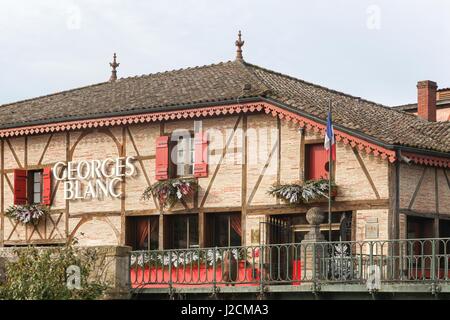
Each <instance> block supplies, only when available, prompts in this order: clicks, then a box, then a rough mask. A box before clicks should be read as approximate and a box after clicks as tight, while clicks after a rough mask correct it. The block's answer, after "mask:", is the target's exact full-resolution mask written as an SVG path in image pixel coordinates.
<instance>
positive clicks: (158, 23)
mask: <svg viewBox="0 0 450 320" xmlns="http://www.w3.org/2000/svg"><path fill="white" fill-rule="evenodd" d="M239 29H242V32H243V38H244V40H245V41H246V43H245V46H244V58H245V60H247V61H248V62H251V63H254V64H257V65H260V66H262V67H266V68H269V69H272V70H275V71H279V72H282V73H287V74H289V75H292V76H295V77H298V78H300V79H304V80H306V81H310V82H314V83H317V84H320V85H324V86H327V87H330V88H332V89H335V90H339V91H343V92H346V93H350V94H353V95H355V96H361V97H363V98H366V99H369V100H373V101H376V102H380V103H384V104H387V105H398V104H403V103H409V102H414V101H415V100H416V87H415V86H416V82H417V81H418V80H426V79H430V80H434V81H437V82H438V85H439V87H450V59H449V57H450V1H449V0H395V1H393V0H385V1H376V0H373V1H366V0H328V1H324V0H319V1H317V0H316V1H305V0H302V1H299V0H290V1H288V0H284V1H275V0H248V1H245V0H226V1H225V0H222V1H218V0H216V1H211V0H197V1H193V0H159V1H153V0H152V1H148V0H147V1H144V0H133V1H130V0H128V1H124V0H123V1H120V0H110V1H106V0H79V1H76V0H72V1H69V0H28V1H25V0H0V104H3V103H7V102H13V101H16V100H22V99H25V98H31V97H35V96H39V95H44V94H49V93H53V92H57V91H61V90H65V89H71V88H75V87H79V86H84V85H89V84H93V83H97V82H102V81H106V80H108V78H109V75H110V68H109V65H108V63H109V62H110V61H111V59H112V53H113V52H114V51H116V52H117V54H118V61H119V62H120V63H121V65H120V67H119V69H118V71H119V77H125V76H134V75H140V74H148V73H154V72H159V71H166V70H172V69H177V68H182V67H192V66H197V65H205V64H211V63H217V62H220V61H227V60H232V59H234V56H235V47H234V41H235V39H236V33H237V30H239Z"/></svg>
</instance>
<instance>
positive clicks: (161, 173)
mask: <svg viewBox="0 0 450 320" xmlns="http://www.w3.org/2000/svg"><path fill="white" fill-rule="evenodd" d="M166 179H169V137H168V136H161V137H158V138H157V139H156V180H166Z"/></svg>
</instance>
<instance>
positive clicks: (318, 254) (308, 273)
mask: <svg viewBox="0 0 450 320" xmlns="http://www.w3.org/2000/svg"><path fill="white" fill-rule="evenodd" d="M324 219H325V215H324V213H323V212H322V210H321V209H320V208H318V207H314V208H311V209H309V210H308V212H307V213H306V220H307V221H308V223H309V224H310V229H309V232H308V233H307V234H306V235H305V238H304V240H303V241H302V242H301V249H302V264H303V266H302V271H304V272H305V274H304V275H303V276H302V278H303V280H304V281H311V280H316V279H320V278H323V277H324V276H325V275H326V274H325V271H324V270H326V268H324V266H325V261H324V258H326V257H327V256H328V246H327V244H326V242H325V237H324V236H323V234H322V233H321V232H320V224H321V223H322V222H323V221H324Z"/></svg>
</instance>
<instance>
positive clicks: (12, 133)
mask: <svg viewBox="0 0 450 320" xmlns="http://www.w3.org/2000/svg"><path fill="white" fill-rule="evenodd" d="M260 111H264V112H265V113H266V114H271V115H272V116H274V117H279V118H280V119H284V120H286V121H291V122H293V123H295V124H298V125H299V126H300V127H301V128H306V129H307V130H313V131H314V132H317V133H320V134H322V135H323V136H324V135H325V130H326V126H325V125H323V124H320V123H318V122H315V121H313V120H311V119H308V118H306V117H303V116H300V115H298V114H296V113H293V112H290V111H287V110H285V109H283V108H280V107H277V106H274V105H272V104H270V103H267V102H258V103H245V104H232V105H222V106H211V107H203V108H195V109H184V110H175V111H165V112H153V113H144V114H139V115H128V116H116V117H108V118H99V119H87V120H76V121H67V122H59V123H50V124H44V125H36V126H27V127H19V128H12V129H3V130H0V138H7V137H16V136H23V135H33V134H45V133H52V132H63V131H69V130H81V129H88V128H102V127H111V126H118V125H128V124H138V123H149V122H157V121H163V120H166V121H167V120H177V119H189V118H201V117H208V116H220V115H232V114H239V113H252V112H260ZM334 132H335V135H336V140H337V141H341V142H342V143H344V144H346V145H350V146H352V147H353V148H354V147H358V149H359V150H360V151H365V152H366V153H367V154H373V155H375V156H377V157H378V156H379V157H381V158H382V159H388V160H389V161H390V162H394V161H395V160H396V157H395V151H393V150H389V149H385V148H383V147H380V146H378V145H376V144H373V143H370V142H367V141H365V140H363V139H359V138H356V137H354V136H352V135H350V134H347V133H344V132H341V131H339V130H337V129H335V130H334Z"/></svg>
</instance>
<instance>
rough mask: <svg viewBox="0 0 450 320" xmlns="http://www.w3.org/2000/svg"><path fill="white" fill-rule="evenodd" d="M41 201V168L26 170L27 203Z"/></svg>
mask: <svg viewBox="0 0 450 320" xmlns="http://www.w3.org/2000/svg"><path fill="white" fill-rule="evenodd" d="M41 202H42V170H33V171H28V203H41Z"/></svg>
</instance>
